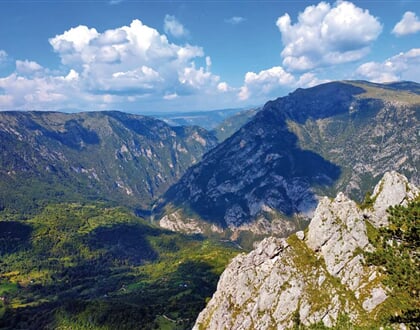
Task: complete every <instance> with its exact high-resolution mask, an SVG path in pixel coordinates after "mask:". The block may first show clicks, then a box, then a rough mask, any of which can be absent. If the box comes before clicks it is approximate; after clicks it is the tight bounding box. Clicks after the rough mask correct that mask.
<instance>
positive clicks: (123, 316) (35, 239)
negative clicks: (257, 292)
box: [0, 203, 239, 329]
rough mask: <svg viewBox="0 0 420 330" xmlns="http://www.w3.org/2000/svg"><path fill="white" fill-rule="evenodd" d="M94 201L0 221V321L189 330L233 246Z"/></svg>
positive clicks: (14, 325)
mask: <svg viewBox="0 0 420 330" xmlns="http://www.w3.org/2000/svg"><path fill="white" fill-rule="evenodd" d="M238 252H239V251H238V249H237V248H235V247H234V246H233V245H231V244H230V243H221V242H216V241H211V240H208V239H204V238H203V237H200V236H184V235H182V234H178V233H174V232H170V231H166V230H162V229H160V228H157V227H154V226H152V225H150V224H149V223H147V222H146V221H145V220H144V219H142V218H139V217H137V216H135V215H133V214H132V213H131V211H129V210H128V209H124V208H120V207H109V206H107V205H106V204H104V203H92V204H82V203H66V204H54V205H48V206H46V207H44V208H43V209H42V211H41V212H39V213H38V214H36V215H33V216H31V217H29V218H28V219H25V220H19V219H16V215H8V214H7V212H5V211H3V214H2V215H1V221H0V253H1V258H0V269H1V272H0V317H1V318H0V328H3V329H41V328H44V329H117V328H118V329H189V328H191V327H192V325H193V324H194V321H195V318H196V317H197V315H198V313H199V312H200V311H201V310H202V309H203V307H204V306H205V303H206V299H209V297H211V295H212V294H213V292H214V291H215V289H216V284H217V281H218V278H219V276H220V274H221V272H222V271H223V269H224V268H225V266H226V265H227V263H228V262H229V261H230V259H231V258H232V257H233V256H235V255H236V254H237V253H238Z"/></svg>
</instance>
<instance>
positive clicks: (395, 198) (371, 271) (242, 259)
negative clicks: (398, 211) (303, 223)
mask: <svg viewBox="0 0 420 330" xmlns="http://www.w3.org/2000/svg"><path fill="white" fill-rule="evenodd" d="M418 193H419V190H418V189H417V188H415V187H414V186H412V185H410V184H408V181H407V179H406V178H405V177H404V176H402V175H400V174H398V173H396V172H389V173H386V174H385V176H384V177H383V179H382V180H381V181H380V182H379V183H378V185H377V186H376V188H375V191H374V195H373V196H374V198H375V202H374V203H373V207H372V208H371V209H370V210H363V209H361V208H360V207H359V206H358V205H357V204H356V203H355V202H353V201H352V200H350V199H349V198H347V197H346V196H345V195H344V194H343V193H339V194H338V195H337V197H336V198H335V199H333V200H331V199H330V198H327V197H325V198H323V199H322V200H321V201H320V203H319V205H318V207H317V209H316V211H315V214H314V217H313V219H312V221H311V223H310V225H309V227H308V229H307V231H305V232H298V233H296V234H294V235H292V236H290V237H289V238H287V239H284V238H274V237H270V238H266V239H264V240H263V241H262V242H260V243H259V245H258V246H257V248H256V249H255V250H253V251H251V252H250V253H249V254H241V255H239V256H237V257H236V258H235V259H233V261H232V262H231V264H230V265H229V266H228V267H227V269H226V270H225V271H224V273H223V274H222V276H221V278H220V280H219V283H218V287H217V291H216V293H215V294H214V295H213V297H212V299H211V300H210V301H209V303H208V305H207V306H206V308H205V309H204V310H203V311H202V312H201V313H200V315H199V317H198V319H197V321H196V324H195V326H194V329H196V330H197V329H287V328H291V327H293V326H294V325H296V324H302V325H306V326H308V325H310V324H315V323H323V324H324V325H325V326H328V327H331V326H334V325H336V324H337V321H338V320H339V318H340V316H342V315H346V317H348V318H349V320H350V322H352V323H354V324H360V323H362V322H363V321H364V320H366V319H375V318H376V317H377V313H378V309H379V308H380V305H381V304H382V303H384V301H386V299H387V298H388V295H389V289H388V288H387V287H386V286H385V285H384V284H383V283H382V275H381V270H380V269H378V268H377V267H375V266H367V265H366V264H365V263H364V256H363V251H369V250H372V249H373V247H372V246H371V244H370V243H369V240H368V235H367V222H372V225H374V226H376V225H378V224H386V223H387V220H386V217H387V215H386V212H385V210H386V208H388V207H389V206H393V205H400V204H404V203H406V202H407V201H409V200H410V199H412V198H414V197H415V196H416V195H417V194H418Z"/></svg>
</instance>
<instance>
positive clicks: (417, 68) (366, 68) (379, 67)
mask: <svg viewBox="0 0 420 330" xmlns="http://www.w3.org/2000/svg"><path fill="white" fill-rule="evenodd" d="M356 74H357V75H358V76H359V77H362V78H364V79H367V80H370V81H374V82H391V81H397V80H412V81H417V80H418V77H419V76H420V48H413V49H411V50H409V51H408V52H406V53H400V54H398V55H395V56H393V57H390V58H388V59H387V60H385V61H383V62H367V63H364V64H362V65H360V66H359V67H358V69H357V70H356Z"/></svg>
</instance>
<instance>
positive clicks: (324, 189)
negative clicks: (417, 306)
mask: <svg viewBox="0 0 420 330" xmlns="http://www.w3.org/2000/svg"><path fill="white" fill-rule="evenodd" d="M419 120H420V94H419V84H417V83H411V82H403V83H395V84H386V85H381V84H374V83H368V82H362V81H343V82H331V83H327V84H323V85H319V86H315V87H313V88H308V89H298V90H296V91H295V92H293V93H291V94H289V95H288V96H285V97H282V98H279V99H277V100H275V101H270V102H268V103H267V104H266V105H265V106H264V107H263V109H262V110H261V111H259V112H258V113H257V114H256V116H255V117H254V118H253V119H252V120H251V121H250V122H249V123H247V124H246V125H245V126H243V127H242V128H241V129H240V130H239V131H238V132H237V133H235V134H234V135H233V136H232V137H230V138H228V139H227V140H226V141H224V142H223V143H221V144H219V145H218V146H217V147H216V148H214V149H213V150H211V151H210V152H209V153H207V154H206V155H205V156H204V158H203V160H202V161H201V162H200V163H198V164H197V165H195V166H193V167H192V168H190V169H189V170H188V171H187V173H186V174H185V175H184V176H183V177H182V179H181V180H180V181H179V182H178V183H177V184H175V185H174V186H172V187H171V188H170V189H169V190H168V192H167V193H166V194H165V197H164V199H163V200H162V202H161V204H160V207H161V209H160V210H161V213H160V217H158V220H159V219H160V223H161V225H162V226H164V227H166V228H171V227H172V228H175V227H176V228H177V230H184V231H186V232H188V231H193V232H206V233H218V232H219V233H220V232H222V231H223V232H224V233H225V234H227V235H228V236H230V237H231V238H237V237H238V235H240V233H241V232H244V233H245V232H251V233H253V234H257V235H263V236H264V235H269V234H276V235H280V236H285V235H287V234H288V233H290V232H293V231H296V230H297V229H298V228H300V227H302V226H305V223H304V222H303V223H302V216H303V217H307V218H308V217H310V215H311V213H312V212H313V211H314V209H315V206H316V204H317V196H319V195H323V194H328V195H331V196H332V195H334V194H336V193H337V192H338V191H339V190H343V191H345V192H346V193H348V194H349V195H350V196H352V197H353V198H356V199H358V200H361V199H362V197H363V195H364V193H365V192H366V191H367V190H368V189H369V187H371V186H372V185H373V184H374V183H375V182H377V181H378V180H379V178H380V177H381V176H382V175H383V173H385V172H386V171H389V170H398V171H400V172H402V173H403V174H404V175H406V176H407V177H408V178H409V179H410V180H411V181H412V182H414V183H417V184H418V183H419V180H420V176H419V172H418V169H419V168H420V150H419V148H418V145H420V135H419V134H418V130H419V127H420V125H419ZM183 223H185V224H187V225H186V226H185V228H184V229H183V228H182V227H183ZM192 228H193V229H192Z"/></svg>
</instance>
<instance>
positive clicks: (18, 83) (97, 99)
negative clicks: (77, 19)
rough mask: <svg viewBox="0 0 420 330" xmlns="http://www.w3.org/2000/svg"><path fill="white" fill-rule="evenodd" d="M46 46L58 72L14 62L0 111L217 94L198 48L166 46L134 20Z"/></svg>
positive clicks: (80, 31) (76, 32)
mask: <svg viewBox="0 0 420 330" xmlns="http://www.w3.org/2000/svg"><path fill="white" fill-rule="evenodd" d="M49 42H50V44H51V46H52V48H53V50H54V51H55V53H56V54H57V55H58V56H59V58H60V60H61V63H62V64H63V66H62V69H61V70H62V71H61V72H53V71H51V70H48V69H45V68H42V67H41V66H40V65H39V64H38V63H36V62H34V61H30V60H24V61H22V60H18V61H16V70H15V72H14V73H13V74H11V75H9V76H7V77H0V88H1V90H2V95H1V98H0V109H5V108H15V109H34V108H38V109H43V108H48V109H54V108H55V109H59V108H61V107H69V108H71V107H73V108H79V109H85V108H87V107H88V108H90V109H105V108H107V109H109V108H121V106H122V105H126V104H127V102H132V103H133V104H134V103H136V102H137V101H139V102H147V104H159V100H162V99H166V100H168V99H169V100H171V99H175V98H178V99H181V98H182V97H184V96H185V97H193V96H194V97H195V99H197V98H198V97H200V95H201V96H203V95H206V96H208V95H216V94H220V93H222V91H221V90H220V89H219V87H218V84H219V77H218V76H217V75H215V74H213V73H212V72H211V64H212V63H211V59H210V57H209V56H207V57H206V56H205V54H204V51H203V49H202V48H201V47H199V46H194V45H189V44H184V45H178V44H175V43H171V42H169V40H168V38H167V37H166V36H165V35H164V34H160V33H159V32H158V31H157V30H155V29H153V28H151V27H149V26H147V25H145V24H143V23H142V22H141V21H140V20H137V19H136V20H133V21H132V22H131V24H130V25H128V26H121V27H118V28H115V29H110V30H106V31H103V32H101V31H98V30H96V29H95V28H91V27H87V26H84V25H80V26H76V27H73V28H71V29H69V30H67V31H64V32H63V33H62V34H59V35H56V36H55V37H52V38H50V39H49ZM2 54H3V55H2ZM1 56H4V57H6V56H7V54H6V53H5V52H0V58H1ZM12 105H13V106H12Z"/></svg>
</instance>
